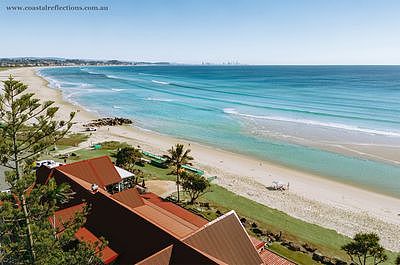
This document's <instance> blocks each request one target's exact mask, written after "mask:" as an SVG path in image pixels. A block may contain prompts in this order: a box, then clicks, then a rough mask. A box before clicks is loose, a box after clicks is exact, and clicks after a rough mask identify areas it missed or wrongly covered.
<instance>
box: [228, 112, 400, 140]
mask: <svg viewBox="0 0 400 265" xmlns="http://www.w3.org/2000/svg"><path fill="white" fill-rule="evenodd" d="M223 111H224V113H226V114H230V115H237V116H241V117H245V118H250V119H262V120H273V121H283V122H293V123H300V124H306V125H313V126H322V127H330V128H336V129H341V130H348V131H356V132H362V133H368V134H374V135H384V136H392V137H400V132H396V131H383V130H375V129H370V128H362V127H358V126H354V125H347V124H342V123H335V122H321V121H316V120H309V119H296V118H289V117H278V116H267V115H252V114H245V113H240V112H238V111H237V110H236V109H234V108H225V109H223Z"/></svg>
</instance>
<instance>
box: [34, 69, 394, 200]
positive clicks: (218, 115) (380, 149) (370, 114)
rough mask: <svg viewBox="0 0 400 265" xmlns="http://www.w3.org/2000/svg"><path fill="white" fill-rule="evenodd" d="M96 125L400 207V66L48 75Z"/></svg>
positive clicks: (55, 72) (103, 71) (44, 72)
mask: <svg viewBox="0 0 400 265" xmlns="http://www.w3.org/2000/svg"><path fill="white" fill-rule="evenodd" d="M39 74H40V75H41V76H43V77H44V78H46V79H47V80H48V81H49V82H50V85H51V86H52V87H53V88H56V89H60V90H62V92H63V95H64V98H65V99H66V100H69V101H71V102H73V103H75V104H79V105H81V106H83V107H84V108H86V109H87V110H90V111H93V112H96V113H98V114H99V115H101V116H122V117H127V118H131V119H133V120H134V121H135V124H136V126H138V127H140V128H143V129H147V130H151V131H155V132H159V133H162V134H166V135H171V136H174V137H179V138H184V139H187V140H192V141H196V142H199V143H203V144H207V145H211V146H215V147H218V148H221V149H226V150H229V151H233V152H238V153H243V154H246V155H251V156H254V157H257V158H259V159H263V160H268V161H271V162H275V163H279V164H281V165H285V166H288V167H291V168H295V169H299V170H303V171H307V172H311V173H314V174H318V175H321V176H324V177H326V178H330V179H333V180H336V181H341V182H344V183H347V184H351V185H355V186H358V187H362V188H366V189H370V190H374V191H377V192H381V193H385V194H388V195H391V196H395V197H399V198H400V162H399V161H400V153H398V150H400V149H399V148H400V100H399V99H400V66H180V65H169V66H121V67H119V66H118V67H114V66H112V67H66V68H45V69H41V70H39Z"/></svg>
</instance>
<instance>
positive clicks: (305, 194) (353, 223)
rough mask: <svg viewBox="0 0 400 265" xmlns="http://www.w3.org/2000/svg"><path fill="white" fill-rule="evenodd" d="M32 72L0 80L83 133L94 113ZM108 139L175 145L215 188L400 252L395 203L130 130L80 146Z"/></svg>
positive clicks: (157, 147) (399, 206) (158, 147)
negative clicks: (278, 184) (48, 105)
mask: <svg viewBox="0 0 400 265" xmlns="http://www.w3.org/2000/svg"><path fill="white" fill-rule="evenodd" d="M35 73H36V69H35V68H19V69H12V70H7V71H2V72H0V79H1V80H4V79H6V78H7V77H8V75H9V74H12V75H13V76H14V77H15V79H18V80H21V81H23V82H24V83H26V84H28V85H29V90H30V91H31V92H34V93H35V94H36V95H37V97H38V98H40V99H42V100H54V101H55V102H56V105H58V106H59V107H60V111H59V112H58V115H59V118H64V119H66V118H67V117H68V115H69V113H70V112H71V111H75V112H77V115H76V118H75V122H76V124H75V125H74V127H73V131H74V132H79V131H82V128H83V127H82V125H83V124H85V123H86V122H88V121H89V120H92V119H95V118H96V114H95V113H91V112H88V111H86V110H85V109H84V108H81V107H79V106H76V105H73V104H71V103H69V102H66V101H64V99H63V97H62V94H61V91H58V90H56V89H52V88H49V87H48V86H47V85H48V83H47V81H46V80H44V79H43V78H41V77H39V76H37V75H36V74H35ZM108 140H118V141H125V142H128V143H130V144H132V145H134V146H138V145H140V147H141V148H143V149H145V150H148V151H151V152H155V153H160V154H162V153H164V152H166V150H167V149H169V148H170V147H171V146H172V145H174V144H175V143H177V142H180V143H184V144H187V145H188V147H189V148H190V149H191V150H192V155H193V157H195V164H196V166H198V167H201V168H202V169H204V170H205V171H206V173H207V174H209V175H216V176H218V178H217V179H216V180H215V183H217V184H218V185H221V186H223V187H225V188H227V189H229V190H231V191H233V192H235V193H237V194H240V195H242V196H245V197H247V198H250V199H252V200H254V201H257V202H259V203H262V204H265V205H267V206H269V207H272V208H276V209H279V210H281V211H283V212H285V213H287V214H289V215H291V216H294V217H297V218H300V219H302V220H305V221H307V222H310V223H315V224H318V225H321V226H323V227H327V228H331V229H334V230H336V231H338V232H339V233H341V234H344V235H348V236H353V235H354V234H355V233H357V232H361V231H362V232H376V233H378V234H379V236H380V238H381V240H382V243H383V245H384V246H385V247H386V248H388V249H390V250H393V251H400V199H397V198H393V197H389V196H385V195H381V194H378V193H374V192H371V191H367V190H363V189H360V188H357V187H353V186H349V185H345V184H342V183H338V182H334V181H331V180H329V179H326V178H323V177H321V176H316V175H312V174H309V173H304V172H300V171H296V170H293V169H290V168H285V167H283V166H280V165H276V164H273V163H270V162H268V161H261V160H259V159H256V158H253V157H249V156H245V155H241V154H236V153H232V152H228V151H224V150H220V149H217V148H213V147H210V146H205V145H202V144H198V143H194V142H188V141H186V140H182V139H175V138H172V137H168V136H165V135H161V134H158V133H154V132H150V131H146V130H142V129H140V128H135V127H131V126H120V127H109V128H108V127H103V128H100V129H98V130H97V131H96V132H94V133H93V134H92V136H91V137H90V139H89V140H88V141H87V142H85V143H83V144H82V146H81V147H87V146H89V145H90V144H91V143H95V142H101V141H108ZM189 145H190V146H189ZM360 148H362V147H360ZM274 180H279V181H282V182H285V183H287V182H289V183H290V190H289V191H285V192H279V191H271V190H269V189H267V187H268V186H270V185H271V183H272V181H274Z"/></svg>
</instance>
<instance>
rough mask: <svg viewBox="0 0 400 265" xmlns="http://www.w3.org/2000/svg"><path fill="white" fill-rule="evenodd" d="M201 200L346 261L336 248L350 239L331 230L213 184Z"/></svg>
mask: <svg viewBox="0 0 400 265" xmlns="http://www.w3.org/2000/svg"><path fill="white" fill-rule="evenodd" d="M201 201H203V202H209V203H210V204H212V205H213V206H217V207H219V208H220V209H221V211H226V210H231V209H232V210H235V211H236V213H237V214H238V215H239V216H241V217H245V218H246V219H248V220H252V221H254V222H256V223H257V226H258V228H260V229H261V230H264V231H271V232H273V233H279V232H282V234H283V236H284V237H285V238H286V239H289V240H293V241H295V242H298V243H300V244H303V243H308V244H311V245H313V246H314V247H316V248H318V250H319V251H320V252H322V253H323V254H325V255H328V256H332V257H333V256H337V257H340V258H343V259H344V258H346V259H347V257H346V254H345V253H344V252H343V251H341V250H340V247H341V246H342V245H344V244H345V243H347V242H349V241H350V239H349V238H348V237H345V236H343V235H340V234H338V233H337V232H336V231H334V230H330V229H326V228H323V227H321V226H318V225H314V224H310V223H307V222H304V221H301V220H299V219H296V218H294V217H291V216H289V215H287V214H285V213H284V212H281V211H278V210H275V209H272V208H269V207H267V206H265V205H263V204H260V203H257V202H254V201H252V200H249V199H247V198H245V197H242V196H239V195H236V194H235V193H233V192H230V191H228V190H227V189H225V188H223V187H220V186H217V185H212V186H211V192H208V193H206V194H205V195H203V196H202V197H201Z"/></svg>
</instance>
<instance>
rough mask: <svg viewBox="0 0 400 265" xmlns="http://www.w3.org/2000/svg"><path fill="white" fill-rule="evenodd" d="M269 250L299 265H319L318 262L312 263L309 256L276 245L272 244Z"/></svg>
mask: <svg viewBox="0 0 400 265" xmlns="http://www.w3.org/2000/svg"><path fill="white" fill-rule="evenodd" d="M269 249H271V250H273V251H274V252H276V253H279V254H280V255H282V256H284V257H286V258H288V259H290V260H293V261H296V262H297V263H298V264H300V265H318V264H321V263H319V262H316V261H314V260H313V259H312V257H311V256H310V255H307V254H304V253H301V252H294V251H291V250H289V249H287V248H285V247H284V246H282V245H281V244H278V243H273V244H272V246H270V247H269Z"/></svg>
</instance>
